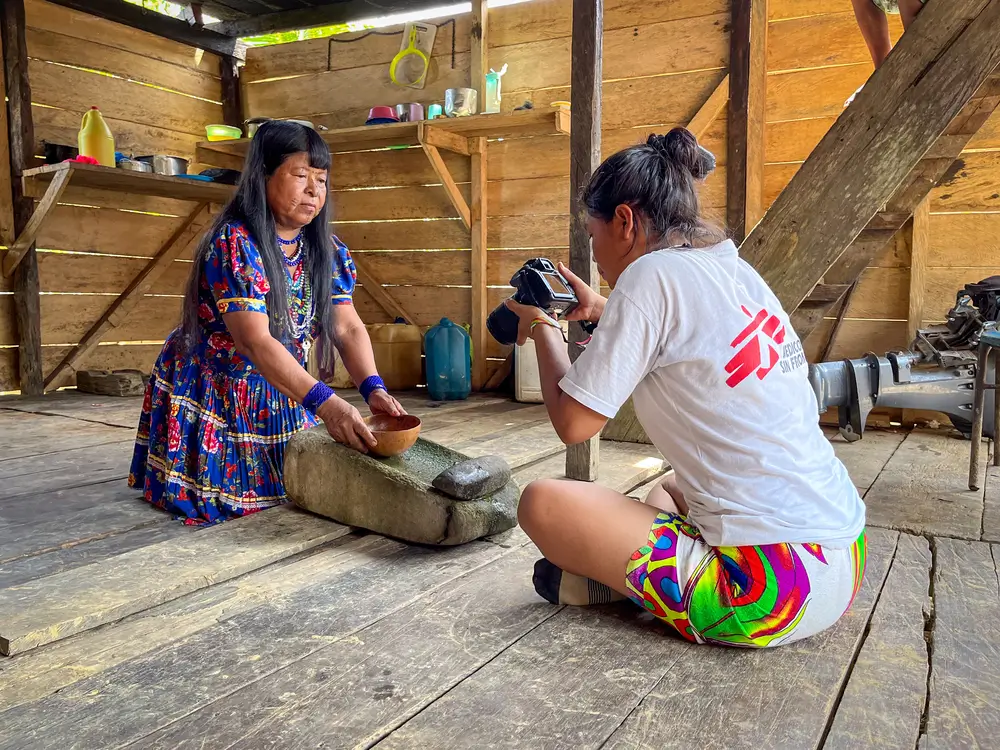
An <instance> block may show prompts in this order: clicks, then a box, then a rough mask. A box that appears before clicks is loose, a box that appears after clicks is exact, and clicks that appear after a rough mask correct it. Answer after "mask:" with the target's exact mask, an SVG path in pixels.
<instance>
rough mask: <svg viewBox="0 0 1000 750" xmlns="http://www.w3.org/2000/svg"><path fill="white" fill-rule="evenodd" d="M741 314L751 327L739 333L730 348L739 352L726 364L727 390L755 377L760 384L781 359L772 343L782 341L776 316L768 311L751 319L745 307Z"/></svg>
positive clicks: (750, 314)
mask: <svg viewBox="0 0 1000 750" xmlns="http://www.w3.org/2000/svg"><path fill="white" fill-rule="evenodd" d="M743 312H744V313H746V316H747V317H748V318H750V319H751V320H750V324H749V325H747V327H746V328H744V329H743V330H742V331H740V335H739V336H737V337H736V338H735V339H733V340H732V342H731V343H730V344H729V345H730V346H731V347H733V348H734V349H738V351H737V352H736V354H735V355H733V358H732V359H731V360H729V361H728V362H727V363H726V372H727V373H729V377H728V378H727V379H726V385H728V386H729V387H730V388H735V387H736V386H738V385H739V384H740V383H742V382H743V381H744V380H746V379H747V378H748V377H750V375H752V374H754V373H756V374H757V378H758V379H760V380H763V379H764V377H765V376H766V375H767V374H768V373H769V372H771V370H773V369H774V366H775V365H776V364H778V360H779V359H780V358H781V355H780V354H778V350H777V349H776V348H775V347H774V346H773V345H772V343H771V342H774V343H775V344H778V345H780V344H781V343H782V342H784V340H785V327H784V326H783V325H782V324H781V320H779V319H778V316H776V315H771V314H770V313H769V312H768V311H767V310H761V311H760V312H759V313H757V314H756V315H754V314H753V313H751V312H750V311H749V310H747V309H746V308H745V307H744V308H743ZM764 337H766V338H764ZM765 352H766V354H767V363H766V364H765V362H764V354H765Z"/></svg>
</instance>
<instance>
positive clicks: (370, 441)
mask: <svg viewBox="0 0 1000 750" xmlns="http://www.w3.org/2000/svg"><path fill="white" fill-rule="evenodd" d="M317 413H318V414H319V418H320V419H322V420H323V425H324V426H325V427H326V431H327V432H328V433H330V437H332V438H333V439H334V440H336V441H337V442H338V443H343V444H344V445H349V446H351V447H352V448H354V450H356V451H360V452H361V453H367V452H368V448H369V447H371V446H374V445H375V444H376V442H377V441H376V440H375V436H374V435H372V431H371V430H369V429H368V425H366V424H365V420H364V419H363V418H362V417H361V412H359V411H358V410H357V409H355V408H354V407H353V406H351V405H350V404H349V403H347V402H346V401H344V399H342V398H339V397H338V396H331V397H330V398H328V399H327V400H326V401H324V402H323V403H322V405H321V406H320V407H319V409H318V412H317Z"/></svg>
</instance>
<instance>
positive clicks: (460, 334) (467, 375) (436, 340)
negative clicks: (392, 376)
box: [424, 318, 472, 401]
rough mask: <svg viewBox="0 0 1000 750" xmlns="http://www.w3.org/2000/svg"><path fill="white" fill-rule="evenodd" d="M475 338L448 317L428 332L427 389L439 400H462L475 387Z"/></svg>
mask: <svg viewBox="0 0 1000 750" xmlns="http://www.w3.org/2000/svg"><path fill="white" fill-rule="evenodd" d="M471 347H472V339H471V338H470V337H469V334H468V332H466V330H465V329H464V328H462V327H461V326H457V325H455V324H454V323H452V322H451V321H450V320H448V319H447V318H441V322H440V323H438V324H437V325H436V326H433V327H432V328H431V329H430V330H429V331H427V335H426V336H424V354H425V355H426V356H427V390H428V392H429V393H430V396H431V398H432V399H434V400H435V401H461V400H462V399H466V398H468V397H469V393H470V392H471V391H472V350H471Z"/></svg>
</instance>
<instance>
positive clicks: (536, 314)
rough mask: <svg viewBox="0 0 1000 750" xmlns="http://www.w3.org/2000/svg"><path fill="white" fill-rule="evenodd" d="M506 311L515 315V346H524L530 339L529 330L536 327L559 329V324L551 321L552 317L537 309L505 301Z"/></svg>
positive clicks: (512, 301)
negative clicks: (544, 326)
mask: <svg viewBox="0 0 1000 750" xmlns="http://www.w3.org/2000/svg"><path fill="white" fill-rule="evenodd" d="M507 309H508V310H510V311H511V312H512V313H514V314H515V315H517V345H518V346H524V342H525V341H527V340H528V339H529V338H531V330H532V328H534V327H535V326H537V325H547V326H551V327H554V328H559V324H558V323H557V322H556V321H555V320H553V319H552V316H551V315H549V314H548V313H547V312H545V311H544V310H542V309H541V308H539V307H533V306H532V305H522V304H521V303H520V302H515V301H514V300H513V299H509V300H507Z"/></svg>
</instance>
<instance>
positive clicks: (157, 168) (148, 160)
mask: <svg viewBox="0 0 1000 750" xmlns="http://www.w3.org/2000/svg"><path fill="white" fill-rule="evenodd" d="M136 161H140V162H142V163H143V164H148V165H149V166H150V167H152V168H153V171H154V172H156V174H165V175H179V174H187V171H188V160H187V159H182V158H180V157H179V156H167V155H165V154H155V155H153V156H138V157H136Z"/></svg>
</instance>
